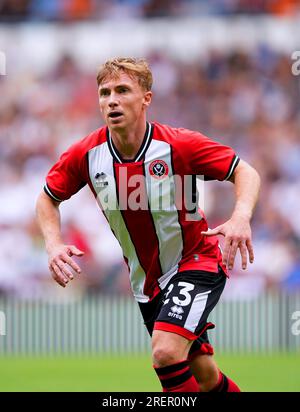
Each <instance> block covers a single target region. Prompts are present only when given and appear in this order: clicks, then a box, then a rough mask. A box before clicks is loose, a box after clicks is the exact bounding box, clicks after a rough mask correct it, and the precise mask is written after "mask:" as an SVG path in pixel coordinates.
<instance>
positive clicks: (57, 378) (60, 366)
mask: <svg viewBox="0 0 300 412" xmlns="http://www.w3.org/2000/svg"><path fill="white" fill-rule="evenodd" d="M216 360H217V362H218V365H219V367H220V369H222V370H223V371H224V372H225V373H226V374H227V375H228V376H230V377H231V378H232V379H233V380H235V381H236V382H237V383H238V385H239V386H240V387H241V389H242V390H243V391H247V392H248V391H251V392H265V391H266V392H299V391H300V356H299V354H296V353H295V354H287V355H282V354H273V355H222V356H216ZM0 370H1V374H0V391H1V392H3V391H8V392H10V391H21V392H39V391H46V392H60V391H71V392H73V391H78V392H90V391H91V392H155V391H157V392H160V391H161V388H160V384H159V382H158V380H157V378H156V375H155V373H154V371H153V369H152V365H151V357H150V355H147V356H140V355H139V356H138V355H136V356H132V355H131V356H129V355H128V356H105V357H101V356H93V357H75V356H74V357H71V356H70V357H47V358H46V357H43V358H39V357H5V358H4V357H0Z"/></svg>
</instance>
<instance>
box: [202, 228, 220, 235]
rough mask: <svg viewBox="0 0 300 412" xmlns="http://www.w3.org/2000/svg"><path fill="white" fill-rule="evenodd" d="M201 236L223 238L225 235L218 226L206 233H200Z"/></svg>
mask: <svg viewBox="0 0 300 412" xmlns="http://www.w3.org/2000/svg"><path fill="white" fill-rule="evenodd" d="M201 235H204V236H215V235H223V236H225V233H224V232H223V229H222V226H218V227H215V228H214V229H208V230H207V231H206V232H201Z"/></svg>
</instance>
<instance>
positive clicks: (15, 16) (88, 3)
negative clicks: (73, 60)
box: [0, 0, 300, 22]
mask: <svg viewBox="0 0 300 412" xmlns="http://www.w3.org/2000/svg"><path fill="white" fill-rule="evenodd" d="M299 10H300V2H299V0H201V1H200V0H164V1H161V0H110V1H108V0H2V1H1V2H0V20H1V21H8V22H19V21H22V20H44V21H78V20H94V19H108V18H119V19H126V18H136V17H145V18H157V17H166V16H168V17H178V16H200V15H222V16H231V15H238V14H247V15H258V14H275V15H278V16H286V15H295V14H296V13H297V12H298V13H299Z"/></svg>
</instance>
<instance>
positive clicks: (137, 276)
mask: <svg viewBox="0 0 300 412" xmlns="http://www.w3.org/2000/svg"><path fill="white" fill-rule="evenodd" d="M238 162H239V158H238V156H237V155H235V153H234V151H233V150H232V149H231V148H230V147H228V146H224V145H221V144H220V143H217V142H215V141H212V140H211V139H209V138H207V137H205V136H203V135H202V134H200V133H198V132H194V131H190V130H187V129H182V128H172V127H169V126H166V125H162V124H159V123H147V127H146V133H145V136H144V140H143V143H142V145H141V147H140V149H139V151H138V153H137V155H136V156H135V159H133V160H130V161H128V160H123V159H122V156H121V155H120V153H119V152H118V150H117V149H116V147H115V146H114V144H113V141H112V138H111V136H110V133H109V129H108V128H107V127H102V128H100V129H98V130H96V131H94V132H92V133H91V134H90V135H88V136H87V137H85V138H84V139H82V140H80V141H78V142H76V143H75V144H73V145H72V146H71V147H70V148H69V149H68V150H67V151H66V152H65V153H63V154H62V156H61V157H60V159H59V161H58V162H57V163H56V164H55V165H54V166H53V167H52V168H51V169H50V171H49V173H48V175H47V178H46V185H45V187H44V190H45V192H46V193H47V194H48V195H49V196H50V197H51V198H53V199H54V200H56V201H63V200H66V199H68V198H70V197H71V196H72V195H74V194H75V193H76V192H78V191H79V190H80V189H81V188H82V187H84V186H85V185H86V184H88V185H89V187H90V189H91V190H92V192H93V193H94V196H95V198H96V199H97V202H98V204H99V206H100V208H101V209H102V211H103V213H104V215H105V217H106V219H107V221H108V223H109V225H110V227H111V230H112V232H113V233H114V235H115V237H116V238H117V240H118V241H119V243H120V245H121V247H122V250H123V255H124V259H125V261H126V263H127V265H128V268H129V272H130V281H131V287H132V290H133V293H134V296H135V298H136V299H137V300H138V301H139V302H147V301H149V300H150V299H152V298H153V297H154V296H156V294H157V293H159V291H160V290H162V289H164V287H165V286H166V285H167V283H168V282H169V280H170V279H171V278H172V276H174V275H175V274H176V273H177V272H182V271H186V270H206V271H210V272H216V273H217V272H218V266H221V267H222V268H223V270H224V271H225V273H226V268H225V267H223V265H222V256H221V250H220V248H219V243H218V239H217V237H215V236H213V237H204V236H202V235H201V231H205V230H207V228H208V226H207V221H206V218H205V216H204V213H203V211H202V210H200V209H199V208H198V207H197V208H195V209H194V210H191V208H190V207H189V205H190V203H191V200H192V199H191V198H195V195H196V191H195V185H194V183H195V177H196V175H201V176H204V178H205V179H207V180H212V179H217V180H227V179H229V178H230V177H231V176H232V173H233V171H234V169H235V167H236V166H237V164H238ZM186 178H191V179H192V185H191V187H192V190H190V191H187V192H186V191H185V186H183V187H180V182H184V181H185V179H186ZM186 186H188V185H186ZM187 197H190V199H186V198H187ZM186 203H187V204H186ZM192 205H193V204H192ZM191 216H193V218H192V219H191Z"/></svg>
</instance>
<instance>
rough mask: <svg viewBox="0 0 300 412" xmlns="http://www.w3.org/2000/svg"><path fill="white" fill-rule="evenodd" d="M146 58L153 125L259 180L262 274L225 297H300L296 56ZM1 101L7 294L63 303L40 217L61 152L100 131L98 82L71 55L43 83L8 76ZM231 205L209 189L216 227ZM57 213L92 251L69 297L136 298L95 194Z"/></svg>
mask: <svg viewBox="0 0 300 412" xmlns="http://www.w3.org/2000/svg"><path fill="white" fill-rule="evenodd" d="M31 3H37V2H31ZM146 57H147V58H148V61H149V62H150V66H151V68H152V70H153V74H154V86H153V91H154V100H153V103H152V106H151V108H150V112H149V120H155V121H160V122H163V123H167V124H170V125H172V126H175V127H176V126H181V127H186V128H190V129H194V130H199V131H201V132H202V133H204V134H206V135H208V136H210V137H212V138H214V139H216V140H218V141H220V142H223V143H225V144H228V145H230V146H232V147H233V148H234V149H235V151H236V153H238V154H239V156H240V157H241V158H242V159H245V160H246V161H248V162H250V164H252V165H253V166H254V167H255V168H256V169H257V170H258V171H259V173H260V175H261V178H262V192H261V197H260V202H259V205H258V207H257V210H256V213H255V216H254V218H253V241H254V248H255V262H254V264H253V265H250V266H249V268H248V270H247V271H242V270H241V268H240V260H239V258H238V259H237V262H236V265H235V268H234V270H233V271H232V274H231V280H230V282H231V284H230V287H229V288H227V289H228V290H227V291H226V292H225V296H226V293H227V295H228V297H236V296H237V297H240V296H244V297H249V298H251V297H253V296H257V295H259V294H260V293H262V292H263V291H265V290H268V289H275V290H278V289H285V290H288V291H290V292H293V291H295V290H297V289H298V290H299V289H300V213H299V199H300V138H299V136H300V105H299V101H300V76H294V75H293V74H292V72H291V58H290V56H289V55H284V54H278V53H277V52H275V51H273V50H271V49H269V48H266V47H264V46H261V47H258V48H257V49H255V50H254V51H253V52H252V53H251V54H249V53H245V52H244V51H243V50H235V51H231V52H229V51H227V52H219V51H216V50H211V51H210V52H208V54H207V56H206V58H203V59H201V61H190V62H188V63H187V62H185V63H184V62H179V61H176V60H175V59H174V58H171V57H168V56H167V54H165V53H164V54H161V53H160V52H151V54H149V55H148V56H146ZM0 95H1V96H4V97H5V98H4V99H1V100H0V174H1V186H0V198H1V203H0V242H1V248H0V261H1V265H0V294H1V293H2V294H7V293H10V294H14V295H18V296H33V295H34V296H40V297H42V296H45V295H47V294H49V293H55V294H56V293H59V289H60V287H59V286H56V285H55V283H54V281H52V279H51V276H50V274H49V273H48V268H47V256H46V253H45V250H44V244H43V240H42V237H41V235H40V233H39V230H38V228H37V224H36V221H35V213H34V205H35V200H36V198H37V195H38V193H39V191H40V190H42V187H43V184H44V178H45V175H46V173H47V171H48V170H49V168H50V167H51V165H52V164H53V163H54V162H55V161H56V160H57V159H58V157H59V155H60V154H61V153H62V151H63V150H65V149H66V148H67V147H68V146H69V145H70V144H72V143H73V142H74V141H76V140H78V139H80V138H82V137H84V136H85V135H87V134H88V133H89V132H90V131H92V130H94V129H96V128H98V127H100V126H101V125H102V124H103V123H102V120H101V118H100V114H99V109H98V101H97V89H96V79H95V73H93V72H83V71H82V69H80V68H79V65H78V64H77V62H76V61H75V60H74V59H72V58H71V57H70V56H69V55H64V56H61V59H60V61H59V62H58V63H57V64H56V65H55V67H54V68H49V71H48V73H46V74H44V75H39V76H38V75H37V74H35V73H34V71H33V70H32V71H27V72H22V74H19V75H18V76H17V75H14V76H0ZM233 193H234V191H233V186H232V185H231V183H229V182H226V183H224V182H209V183H206V187H205V194H206V197H205V212H206V214H207V216H208V220H209V225H210V227H214V226H215V225H218V224H220V223H221V222H224V221H225V220H226V219H228V218H229V216H230V212H231V211H232V206H233V201H234V194H233ZM61 209H62V216H63V225H62V226H63V232H64V239H65V241H66V243H69V244H76V245H77V247H79V248H80V249H82V250H84V251H85V256H84V257H83V258H81V260H80V265H81V266H82V268H83V272H84V273H83V275H82V276H80V277H79V278H78V279H76V280H74V281H73V283H72V284H71V286H70V290H71V292H72V293H73V294H74V293H79V294H80V293H89V294H93V293H98V292H102V293H119V294H124V293H128V294H130V289H129V282H128V274H127V269H126V267H125V265H124V263H123V260H122V254H121V251H120V249H119V246H118V244H117V242H116V241H115V240H114V238H113V236H112V235H111V234H110V229H109V228H108V226H107V224H106V222H105V221H104V218H103V217H102V216H101V213H100V211H99V210H98V207H97V205H96V203H95V201H94V199H93V196H92V195H91V194H90V193H89V191H88V189H87V188H84V189H83V190H82V191H81V192H80V193H79V194H77V195H76V196H74V197H73V198H72V199H71V200H70V201H68V202H65V203H63V204H62V205H61ZM71 292H70V293H71Z"/></svg>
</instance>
